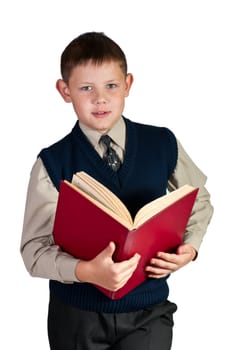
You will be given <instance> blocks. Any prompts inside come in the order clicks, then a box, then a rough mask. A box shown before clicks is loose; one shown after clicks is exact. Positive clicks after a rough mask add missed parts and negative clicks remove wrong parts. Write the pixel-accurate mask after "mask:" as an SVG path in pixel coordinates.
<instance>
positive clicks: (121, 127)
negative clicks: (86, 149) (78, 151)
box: [79, 117, 126, 150]
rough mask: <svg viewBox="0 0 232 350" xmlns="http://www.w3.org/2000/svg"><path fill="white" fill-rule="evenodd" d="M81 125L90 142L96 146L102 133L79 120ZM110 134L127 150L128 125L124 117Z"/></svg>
mask: <svg viewBox="0 0 232 350" xmlns="http://www.w3.org/2000/svg"><path fill="white" fill-rule="evenodd" d="M79 126H80V128H81V130H82V132H83V133H84V134H85V136H86V137H87V138H88V140H89V141H90V143H91V144H92V145H93V147H94V148H96V147H97V145H98V142H99V139H100V137H101V136H102V134H100V133H99V132H98V131H96V130H94V129H91V128H89V127H88V126H86V125H85V124H83V123H81V122H79ZM108 135H109V136H110V137H111V139H112V140H113V141H114V142H115V143H116V144H117V145H118V146H120V147H121V148H122V149H123V150H125V143H126V125H125V122H124V119H123V118H122V117H121V118H120V119H119V120H118V121H117V123H116V124H115V125H114V126H113V127H112V129H110V131H109V132H108Z"/></svg>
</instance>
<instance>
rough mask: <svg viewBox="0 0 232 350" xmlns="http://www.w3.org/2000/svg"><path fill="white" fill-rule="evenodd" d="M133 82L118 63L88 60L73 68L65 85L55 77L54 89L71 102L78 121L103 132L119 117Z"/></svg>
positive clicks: (130, 76)
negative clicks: (55, 84)
mask: <svg viewBox="0 0 232 350" xmlns="http://www.w3.org/2000/svg"><path fill="white" fill-rule="evenodd" d="M132 81H133V77H132V75H131V74H128V75H127V76H126V77H125V75H124V74H123V72H122V69H121V67H120V65H119V63H117V62H113V61H112V62H104V63H102V64H100V65H96V64H94V63H92V62H91V61H90V62H88V63H87V64H86V65H80V66H77V67H75V68H74V69H73V70H72V73H71V76H70V79H69V82H68V84H66V83H65V82H64V81H63V80H58V82H57V89H58V91H59V92H60V93H61V95H62V97H63V98H64V100H65V101H66V102H71V103H72V104H73V107H74V110H75V112H76V114H77V117H78V119H79V120H80V122H82V123H83V124H85V125H87V126H88V127H90V128H92V129H94V130H97V131H98V132H100V133H102V134H104V133H107V132H108V130H110V129H111V128H112V126H113V125H114V124H115V123H116V122H117V121H118V120H119V118H120V117H121V115H122V113H123V109H124V104H125V97H127V96H128V95H129V91H130V87H131V84H132Z"/></svg>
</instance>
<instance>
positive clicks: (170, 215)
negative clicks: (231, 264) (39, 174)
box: [53, 181, 198, 299]
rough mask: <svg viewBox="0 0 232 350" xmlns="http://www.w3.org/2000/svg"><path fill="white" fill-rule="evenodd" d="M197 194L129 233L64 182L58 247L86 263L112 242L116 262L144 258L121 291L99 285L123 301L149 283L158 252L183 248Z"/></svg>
mask: <svg viewBox="0 0 232 350" xmlns="http://www.w3.org/2000/svg"><path fill="white" fill-rule="evenodd" d="M197 192H198V189H192V190H191V191H190V192H189V193H188V194H186V195H184V196H183V197H182V198H181V199H178V200H177V201H175V202H174V203H172V204H170V205H168V207H166V208H165V209H163V210H162V211H161V212H159V213H157V214H155V215H154V216H152V217H151V218H150V219H148V220H147V221H146V222H145V223H143V224H142V225H141V226H139V227H138V228H136V229H132V230H129V229H128V228H127V227H125V226H124V225H122V224H121V223H120V222H118V221H117V220H116V219H115V218H113V217H111V216H110V215H109V214H107V213H106V212H105V211H103V210H102V209H101V208H99V207H98V206H96V205H95V204H94V203H92V202H91V201H90V200H89V199H87V198H86V197H85V196H83V195H82V194H81V193H79V192H78V191H76V190H75V189H73V187H71V186H70V185H69V184H68V183H67V182H65V181H62V182H61V186H60V192H59V198H58V202H57V209H56V216H55V221H54V228H53V235H54V240H55V244H57V245H59V246H60V247H61V248H62V249H63V250H64V251H66V252H67V253H69V254H71V255H73V256H75V257H77V258H79V259H83V260H91V259H93V258H94V257H95V256H96V255H97V254H99V253H100V252H101V251H102V250H103V249H105V248H106V247H107V246H108V244H109V242H111V241H113V242H115V244H116V252H115V254H114V256H113V259H114V261H117V262H118V261H122V260H125V259H128V258H130V257H132V256H133V255H134V254H135V253H138V254H140V255H141V258H140V261H139V264H138V267H137V269H136V270H135V272H134V274H133V275H132V277H131V278H130V279H129V281H128V282H127V283H126V284H125V285H124V286H123V287H122V288H121V289H119V290H118V291H116V292H112V291H109V290H107V289H104V288H102V287H99V286H97V285H96V287H97V288H99V289H100V290H101V291H102V292H103V293H104V294H105V295H107V296H108V297H109V298H111V299H119V298H121V297H123V296H124V295H125V294H127V293H128V292H129V291H131V290H132V289H134V288H135V287H137V286H138V285H139V284H141V283H142V282H143V281H145V279H146V278H147V277H146V272H145V266H146V265H147V264H148V263H149V261H150V259H151V258H152V257H154V256H155V255H156V253H157V252H158V251H166V252H172V251H175V249H176V248H177V247H178V245H180V244H181V242H182V241H183V237H184V234H185V230H186V226H187V223H188V220H189V217H190V215H191V211H192V207H193V204H194V202H195V199H196V196H197Z"/></svg>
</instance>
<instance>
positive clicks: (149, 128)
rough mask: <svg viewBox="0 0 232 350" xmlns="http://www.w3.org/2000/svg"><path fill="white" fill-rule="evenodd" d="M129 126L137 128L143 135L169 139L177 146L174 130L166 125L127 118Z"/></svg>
mask: <svg viewBox="0 0 232 350" xmlns="http://www.w3.org/2000/svg"><path fill="white" fill-rule="evenodd" d="M125 122H126V126H127V127H128V128H134V129H136V131H137V133H138V134H139V135H140V136H143V137H151V138H152V139H153V140H160V141H167V142H169V143H172V144H173V145H175V147H176V148H177V139H176V137H175V134H174V132H173V131H171V130H170V129H169V128H167V127H165V126H155V125H150V124H143V123H138V122H134V121H131V120H129V119H126V118H125Z"/></svg>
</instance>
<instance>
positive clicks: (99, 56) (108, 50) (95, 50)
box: [61, 32, 127, 83]
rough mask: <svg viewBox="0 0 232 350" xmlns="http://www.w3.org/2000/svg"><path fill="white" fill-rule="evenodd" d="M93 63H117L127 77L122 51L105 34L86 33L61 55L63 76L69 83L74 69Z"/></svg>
mask: <svg viewBox="0 0 232 350" xmlns="http://www.w3.org/2000/svg"><path fill="white" fill-rule="evenodd" d="M89 61H92V62H93V63H95V64H101V63H103V62H110V61H116V62H118V63H119V64H120V66H121V69H122V71H123V73H124V74H125V75H127V61H126V56H125V54H124V52H123V51H122V49H121V48H120V47H119V46H118V44H116V43H115V42H114V41H113V40H112V39H110V38H109V37H107V36H106V35H105V34H104V33H100V32H99V33H97V32H89V33H84V34H81V35H80V36H78V37H77V38H75V39H74V40H72V41H71V42H70V43H69V45H68V46H67V47H66V48H65V50H64V51H63V53H62V55H61V75H62V78H63V80H64V81H65V82H66V83H67V82H68V80H69V78H70V74H71V72H72V69H73V68H74V67H76V66H77V65H82V64H83V65H84V64H86V63H87V62H89Z"/></svg>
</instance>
